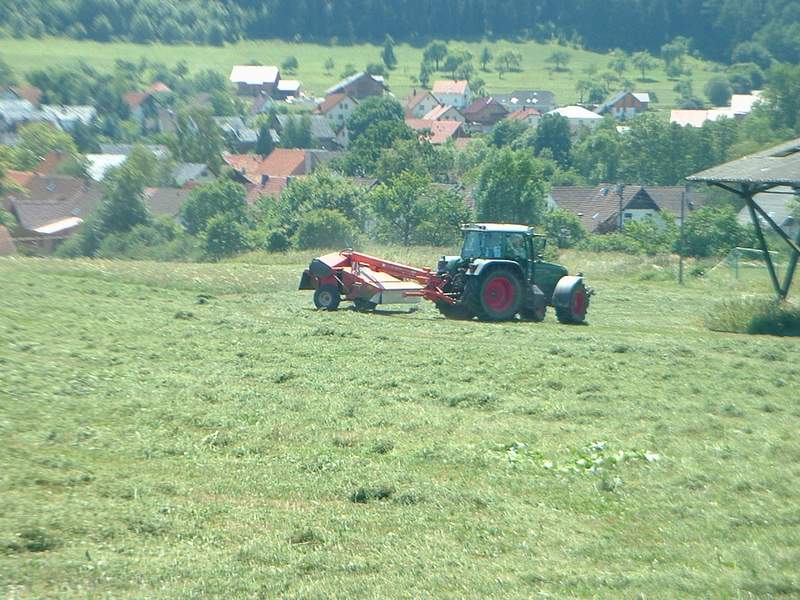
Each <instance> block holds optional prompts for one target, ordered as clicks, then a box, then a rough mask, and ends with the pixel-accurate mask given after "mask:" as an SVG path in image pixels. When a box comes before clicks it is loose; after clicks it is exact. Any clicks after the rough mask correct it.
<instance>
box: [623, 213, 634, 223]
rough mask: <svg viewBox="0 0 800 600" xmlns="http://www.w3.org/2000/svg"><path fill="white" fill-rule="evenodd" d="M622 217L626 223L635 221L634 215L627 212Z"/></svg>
mask: <svg viewBox="0 0 800 600" xmlns="http://www.w3.org/2000/svg"><path fill="white" fill-rule="evenodd" d="M622 216H623V217H625V220H626V221H630V220H631V219H633V213H629V212H626V213H623V215H622Z"/></svg>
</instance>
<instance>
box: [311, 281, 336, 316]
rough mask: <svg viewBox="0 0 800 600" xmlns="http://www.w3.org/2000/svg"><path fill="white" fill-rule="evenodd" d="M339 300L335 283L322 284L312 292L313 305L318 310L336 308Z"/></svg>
mask: <svg viewBox="0 0 800 600" xmlns="http://www.w3.org/2000/svg"><path fill="white" fill-rule="evenodd" d="M340 300H341V297H340V296H339V288H337V287H336V286H335V285H330V284H328V285H322V286H320V287H319V288H317V291H316V292H314V306H316V307H317V308H319V309H320V310H336V309H337V308H339V302H340Z"/></svg>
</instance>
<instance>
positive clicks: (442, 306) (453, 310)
mask: <svg viewBox="0 0 800 600" xmlns="http://www.w3.org/2000/svg"><path fill="white" fill-rule="evenodd" d="M436 308H437V310H438V311H439V313H440V314H441V315H442V316H443V317H445V318H446V319H455V320H459V321H463V320H466V319H471V318H472V315H471V314H470V312H469V309H468V308H467V307H466V306H464V305H463V304H448V303H447V302H437V303H436Z"/></svg>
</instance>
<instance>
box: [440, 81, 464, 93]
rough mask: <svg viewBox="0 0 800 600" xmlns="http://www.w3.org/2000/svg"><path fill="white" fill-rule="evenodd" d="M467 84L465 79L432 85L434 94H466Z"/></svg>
mask: <svg viewBox="0 0 800 600" xmlns="http://www.w3.org/2000/svg"><path fill="white" fill-rule="evenodd" d="M468 85H469V82H468V81H467V80H466V79H460V80H457V81H452V80H449V79H448V80H440V81H435V82H434V83H433V93H434V94H466V93H467V86H468Z"/></svg>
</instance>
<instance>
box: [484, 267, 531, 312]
mask: <svg viewBox="0 0 800 600" xmlns="http://www.w3.org/2000/svg"><path fill="white" fill-rule="evenodd" d="M477 300H478V303H479V304H480V312H479V313H478V316H479V317H480V318H482V319H486V320H487V321H508V320H510V319H513V318H514V315H516V314H517V313H518V312H519V309H520V306H521V305H522V284H521V283H520V280H519V277H517V275H516V274H515V273H513V272H512V271H509V270H508V269H492V270H491V271H489V272H488V273H486V274H485V275H483V276H482V277H481V278H480V286H479V291H478V298H477ZM473 302H474V299H473Z"/></svg>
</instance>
